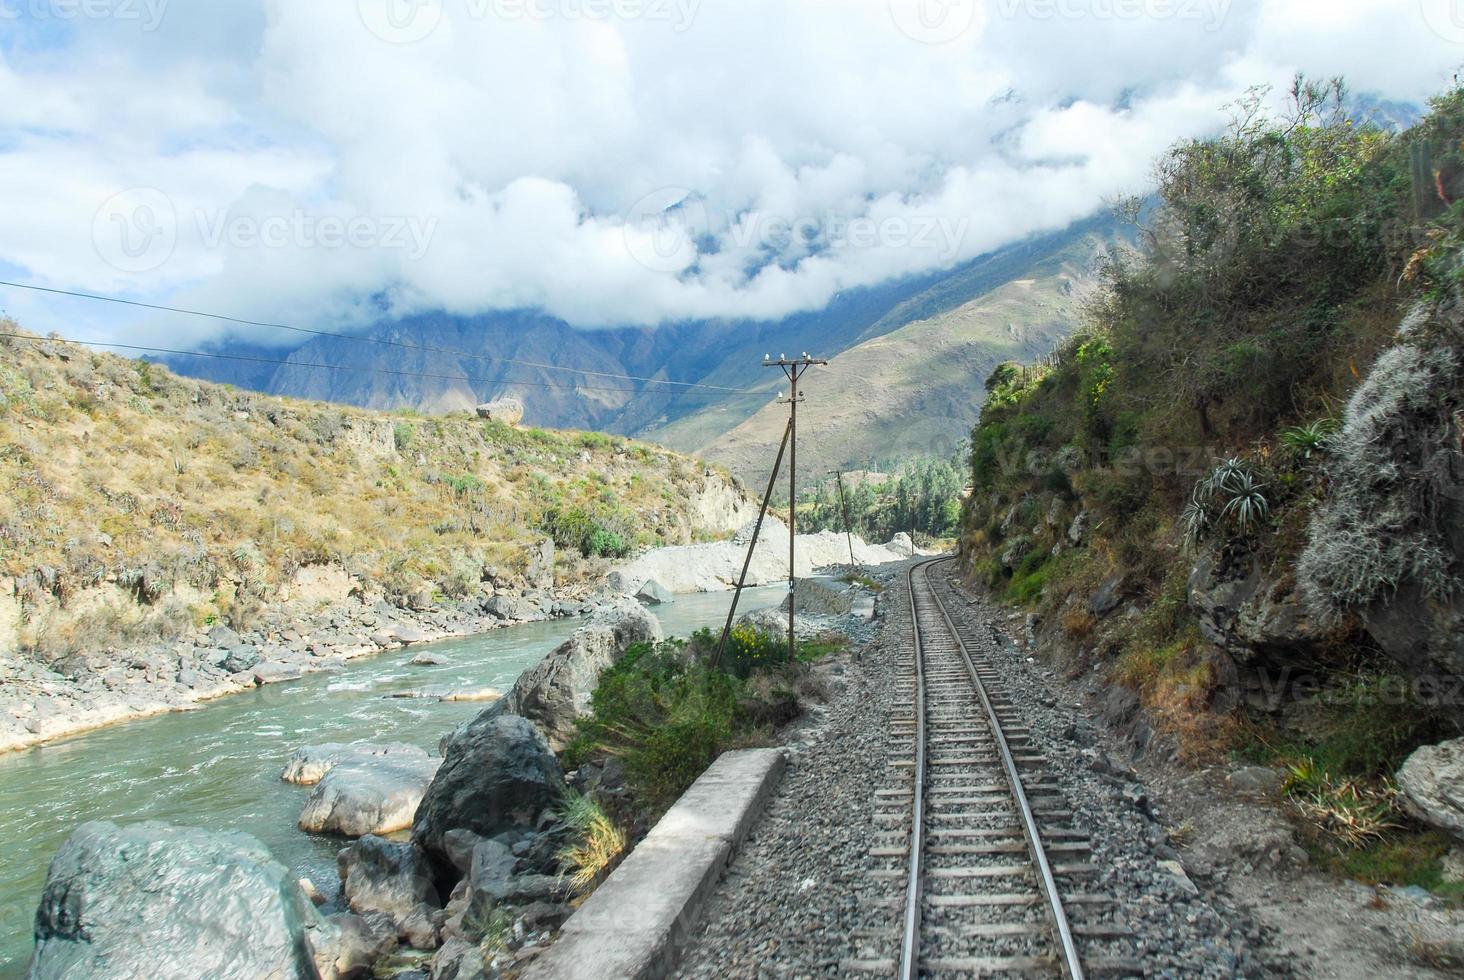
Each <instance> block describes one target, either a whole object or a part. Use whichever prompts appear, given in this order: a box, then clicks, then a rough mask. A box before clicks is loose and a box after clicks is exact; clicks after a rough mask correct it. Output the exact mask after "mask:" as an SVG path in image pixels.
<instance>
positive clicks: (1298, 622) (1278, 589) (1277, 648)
mask: <svg viewBox="0 0 1464 980" xmlns="http://www.w3.org/2000/svg"><path fill="white" fill-rule="evenodd" d="M1188 589H1189V604H1190V608H1192V609H1193V610H1194V611H1195V613H1196V615H1197V617H1198V619H1199V622H1200V632H1201V633H1203V634H1204V636H1205V639H1207V640H1209V641H1210V642H1211V643H1213V644H1215V645H1216V646H1218V647H1220V648H1221V649H1222V650H1224V651H1225V652H1226V653H1228V654H1230V655H1231V656H1232V657H1234V658H1236V660H1237V661H1240V662H1242V663H1244V662H1249V661H1251V660H1254V659H1255V658H1256V657H1257V656H1263V657H1267V658H1269V659H1276V660H1282V661H1294V660H1296V659H1298V658H1299V657H1300V656H1302V655H1304V654H1305V653H1306V652H1308V651H1314V650H1316V649H1318V648H1320V647H1321V646H1322V645H1323V643H1324V641H1325V640H1326V639H1327V637H1328V635H1329V633H1330V630H1329V629H1328V627H1327V626H1325V625H1324V624H1323V623H1322V622H1320V621H1319V620H1318V618H1317V617H1316V616H1315V615H1313V614H1312V612H1311V611H1310V610H1309V609H1308V608H1307V605H1306V604H1305V603H1304V602H1303V601H1302V599H1301V597H1300V596H1298V595H1297V594H1296V591H1295V589H1294V587H1293V586H1292V585H1291V584H1289V582H1288V581H1286V580H1277V579H1273V578H1270V577H1268V576H1266V575H1265V574H1264V573H1263V572H1262V570H1260V569H1259V568H1253V567H1237V566H1236V565H1235V564H1234V563H1231V562H1227V561H1226V560H1224V559H1222V558H1220V557H1217V556H1215V555H1213V554H1209V555H1203V556H1201V558H1200V559H1199V560H1198V561H1197V562H1196V563H1195V567H1194V569H1193V570H1192V571H1191V573H1190V577H1189V583H1188Z"/></svg>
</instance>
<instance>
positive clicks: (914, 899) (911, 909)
mask: <svg viewBox="0 0 1464 980" xmlns="http://www.w3.org/2000/svg"><path fill="white" fill-rule="evenodd" d="M927 564H930V563H929V562H922V563H921V564H919V565H912V566H910V568H909V569H907V570H906V572H905V584H906V590H907V591H908V592H909V598H910V628H911V629H912V630H913V631H914V634H915V787H914V793H915V796H914V798H915V809H914V817H913V819H912V820H911V822H910V878H909V881H908V883H907V884H906V886H905V934H904V939H903V940H902V942H901V944H900V980H916V978H917V977H918V975H919V973H920V902H921V893H920V892H921V879H922V878H923V877H924V873H925V867H924V864H925V861H924V850H925V667H924V665H923V664H922V662H921V648H922V643H923V640H922V639H921V636H920V613H919V611H918V610H917V609H916V608H915V572H916V571H917V570H919V569H923V568H925V566H926V565H927Z"/></svg>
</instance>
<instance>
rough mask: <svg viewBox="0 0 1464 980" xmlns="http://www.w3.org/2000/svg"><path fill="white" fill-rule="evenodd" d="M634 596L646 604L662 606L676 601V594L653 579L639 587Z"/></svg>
mask: <svg viewBox="0 0 1464 980" xmlns="http://www.w3.org/2000/svg"><path fill="white" fill-rule="evenodd" d="M635 597H636V598H637V599H639V600H640V601H641V602H643V603H645V604H646V605H648V606H664V605H666V604H667V603H669V602H675V601H676V595H675V593H673V592H672V591H671V590H670V589H668V588H666V587H665V586H664V585H662V584H661V583H660V582H657V581H656V580H655V579H651V580H650V581H649V582H647V583H646V584H645V585H642V586H641V587H640V591H639V592H637V593H636V594H635Z"/></svg>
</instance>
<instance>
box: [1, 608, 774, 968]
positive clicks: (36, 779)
mask: <svg viewBox="0 0 1464 980" xmlns="http://www.w3.org/2000/svg"><path fill="white" fill-rule="evenodd" d="M787 591H788V590H787V587H786V586H784V587H773V588H767V589H755V590H753V589H750V590H748V591H747V592H745V593H744V594H743V598H742V605H741V608H742V609H744V610H752V609H758V608H762V607H766V606H770V605H775V604H777V603H779V602H781V601H782V599H783V597H784V596H786V595H787ZM730 601H731V594H730V593H716V594H710V595H688V596H680V597H678V598H677V600H676V602H674V603H672V604H670V605H667V606H661V607H659V608H658V609H656V614H657V616H658V617H660V619H661V624H662V627H663V628H664V629H665V631H666V634H667V635H668V636H687V635H689V634H690V633H692V632H694V631H696V630H697V629H700V628H701V627H704V626H714V625H715V626H720V625H721V622H722V619H723V618H724V617H725V616H726V615H727V607H728V604H729V603H730ZM580 625H581V623H580V622H578V621H559V622H553V623H535V624H531V625H526V626H515V627H510V628H505V629H499V630H494V631H493V632H490V633H485V634H483V635H481V636H475V637H470V638H466V639H460V640H447V641H444V642H441V643H434V644H430V645H424V646H420V647H413V648H412V649H411V650H410V652H408V651H396V652H393V653H386V654H382V655H381V656H379V657H375V658H372V659H368V660H358V661H355V662H352V663H349V664H347V665H346V666H345V667H344V668H343V669H342V670H341V671H339V672H337V673H331V674H313V675H310V676H308V677H306V678H304V679H303V680H300V681H297V682H294V683H291V684H282V685H277V686H273V687H266V688H261V689H260V690H258V691H252V692H248V693H245V694H237V695H233V696H230V697H226V698H223V699H221V700H218V701H214V702H212V703H210V704H208V705H206V706H204V707H202V708H200V709H199V710H197V711H189V712H183V713H178V714H171V715H162V716H159V717H155V718H147V719H142V720H139V721H134V722H127V723H125V724H121V725H115V726H112V727H110V728H104V729H101V730H98V731H95V732H91V733H88V734H84V735H79V736H76V737H74V738H70V739H66V740H64V741H59V742H53V743H50V744H48V745H43V746H39V747H37V748H34V749H28V750H26V751H23V752H14V753H10V754H7V755H0V799H3V800H4V801H5V807H4V810H3V811H0V977H4V978H13V977H19V976H21V975H23V973H24V971H25V968H26V964H27V962H28V960H29V958H30V952H31V944H32V922H33V918H34V915H35V908H36V904H37V901H38V900H39V898H40V893H41V889H42V888H43V887H44V885H45V880H46V867H47V865H48V864H49V862H50V860H51V857H52V855H53V854H54V853H55V852H56V849H57V848H58V847H60V845H61V843H62V842H63V841H65V839H66V838H67V836H68V835H69V834H70V833H71V831H72V830H74V829H75V828H76V826H77V825H78V824H81V823H85V822H86V821H89V820H111V821H116V822H119V823H135V822H137V821H140V820H164V821H168V822H170V823H176V824H182V825H187V826H191V827H201V828H204V829H206V830H228V831H244V832H246V833H250V834H253V835H254V836H255V837H257V838H259V839H260V840H261V841H263V842H264V844H265V845H266V846H267V847H269V849H270V850H271V851H272V852H273V853H274V855H275V857H276V858H278V859H279V860H280V861H282V862H283V863H284V864H286V865H287V866H289V867H291V868H292V869H294V870H295V871H296V872H298V873H299V874H300V875H301V876H303V877H308V878H310V879H311V880H312V881H314V882H315V883H316V884H317V885H319V886H320V887H321V889H322V890H323V891H326V892H327V893H330V892H331V891H332V890H333V889H334V888H335V887H336V885H337V879H336V872H335V855H336V852H337V851H338V850H339V849H340V848H341V846H342V845H343V841H342V840H341V839H340V838H332V837H325V836H318V835H312V834H306V833H303V832H301V831H299V830H298V829H296V827H295V821H296V818H297V817H298V816H299V813H300V808H301V807H302V806H303V805H304V803H305V798H306V796H307V795H308V793H309V790H308V789H304V788H301V787H298V786H291V785H287V784H285V783H282V782H280V779H279V773H280V769H281V768H283V766H284V764H285V760H286V759H287V758H288V757H289V755H290V753H291V752H293V751H294V750H295V749H296V748H297V747H299V746H301V745H310V744H315V743H319V742H351V741H365V740H370V741H392V742H409V743H412V744H415V745H420V746H422V747H423V748H426V749H429V750H431V751H434V752H435V750H436V746H437V741H438V739H439V738H441V736H442V735H443V734H444V733H445V732H447V731H448V730H450V729H451V728H453V727H454V726H456V725H457V724H459V723H460V722H462V721H464V720H466V719H468V718H471V717H473V716H474V715H476V714H477V713H478V712H480V711H482V710H483V709H484V707H486V706H485V705H482V704H441V703H438V702H435V701H418V700H393V699H388V698H387V697H386V695H388V694H391V693H393V692H400V691H408V690H413V689H416V688H421V687H427V686H432V687H438V686H449V687H460V688H479V687H483V686H492V687H496V688H498V689H500V690H507V689H508V688H509V687H511V686H512V685H513V683H514V681H515V680H517V679H518V676H519V674H521V673H522V672H523V671H524V670H526V669H528V668H529V667H531V666H533V665H534V664H536V663H538V662H539V660H540V659H542V658H543V657H544V655H545V654H547V653H548V652H549V651H550V650H552V649H554V647H556V646H557V645H558V644H559V643H561V642H563V640H564V639H565V638H566V637H568V636H569V634H570V633H572V632H573V631H574V630H575V629H576V628H578V627H579V626H580ZM424 651H430V652H432V653H437V654H441V655H442V656H443V657H445V658H446V659H447V660H448V663H447V664H446V665H444V666H437V667H413V666H409V665H408V661H409V660H411V659H412V657H414V656H415V655H417V654H419V653H422V652H424Z"/></svg>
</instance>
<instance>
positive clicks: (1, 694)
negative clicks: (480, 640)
mask: <svg viewBox="0 0 1464 980" xmlns="http://www.w3.org/2000/svg"><path fill="white" fill-rule="evenodd" d="M553 560H554V556H553V550H552V545H547V544H546V545H545V546H544V549H543V551H542V552H541V554H540V556H539V560H538V561H537V562H536V563H535V565H534V566H532V567H531V569H530V576H531V577H530V578H523V577H513V578H506V579H505V580H504V581H503V582H502V583H501V584H499V585H497V586H493V587H491V589H490V590H485V592H484V593H482V594H481V595H479V596H477V597H475V598H473V599H471V600H461V601H449V600H442V599H440V598H439V597H435V596H433V595H431V594H430V593H426V594H423V595H420V596H416V597H414V598H413V599H412V600H411V601H410V602H409V603H408V604H407V605H405V606H402V605H398V604H394V603H392V602H388V601H387V600H386V598H385V597H384V596H383V595H380V594H377V595H370V594H367V593H365V592H364V591H363V589H362V587H361V585H360V583H359V582H358V581H356V580H354V579H352V578H351V577H350V576H349V575H347V574H346V573H345V572H344V571H343V570H340V569H337V568H331V567H321V568H317V569H312V570H309V573H308V574H306V575H302V576H297V580H296V583H295V589H294V592H293V594H292V595H290V596H289V597H288V599H287V600H286V601H283V602H281V603H280V604H279V605H278V606H277V607H275V608H274V609H272V610H269V611H267V612H266V613H265V614H264V615H263V616H261V617H260V622H259V624H258V625H257V626H255V627H254V628H252V629H248V630H242V631H238V630H234V629H231V628H230V627H228V626H222V625H218V626H210V627H207V628H203V629H199V630H197V631H195V632H193V633H192V634H190V635H188V636H185V637H181V638H179V639H177V640H174V641H172V642H169V643H158V644H153V645H150V646H146V647H141V648H137V649H133V650H119V649H116V648H107V649H101V650H96V651H94V652H88V653H80V654H74V655H71V656H68V657H65V658H62V659H60V660H58V661H56V662H55V663H52V664H50V665H45V664H42V663H39V662H37V661H35V660H33V659H31V658H29V657H28V656H26V655H24V654H19V653H15V654H10V655H6V656H0V752H8V751H14V750H16V749H23V748H27V747H29V746H32V745H38V744H41V743H43V742H47V741H51V740H53V739H58V738H64V737H67V736H70V735H76V734H79V733H81V732H85V731H89V730H91V729H95V728H100V727H103V726H106V725H111V724H115V723H117V722H122V721H128V720H132V719H137V718H145V717H150V716H153V715H158V714H164V713H167V712H171V711H186V710H189V709H192V708H195V707H197V706H199V705H200V704H202V703H204V702H207V701H211V700H214V699H216V698H220V697H224V696H227V695H230V694H237V693H239V692H242V691H248V690H252V689H254V688H256V687H259V686H263V685H267V684H278V683H283V682H287V681H292V680H297V679H299V678H300V677H302V676H304V675H305V674H310V673H319V672H328V671H333V670H338V669H340V668H341V666H342V665H343V664H345V663H347V662H348V661H351V660H356V659H358V658H361V657H370V656H375V655H377V654H380V653H383V652H387V651H391V650H399V649H402V648H404V647H409V646H415V645H418V644H422V643H431V642H434V641H438V640H444V639H451V638H454V637H462V636H473V635H477V634H480V633H485V632H488V631H489V630H493V629H498V628H501V627H504V626H513V625H519V624H522V623H535V622H544V621H546V620H549V619H560V618H575V617H579V616H582V615H584V614H586V613H587V612H589V611H590V610H591V609H592V608H593V607H594V603H595V602H596V601H597V599H598V600H601V601H603V600H604V599H606V598H608V595H609V593H608V592H606V591H605V589H604V586H603V585H602V584H599V583H588V582H586V583H579V584H569V585H562V586H559V587H558V588H556V587H555V585H554V578H553V573H552V571H551V570H552V568H553ZM432 693H433V696H438V697H442V698H455V697H464V698H465V699H479V698H480V697H481V692H453V691H441V692H432Z"/></svg>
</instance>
